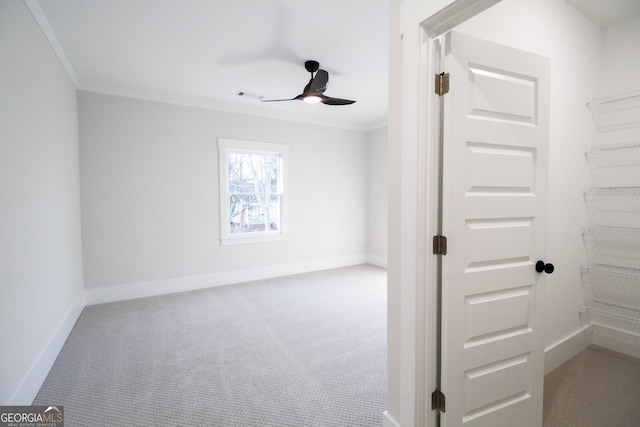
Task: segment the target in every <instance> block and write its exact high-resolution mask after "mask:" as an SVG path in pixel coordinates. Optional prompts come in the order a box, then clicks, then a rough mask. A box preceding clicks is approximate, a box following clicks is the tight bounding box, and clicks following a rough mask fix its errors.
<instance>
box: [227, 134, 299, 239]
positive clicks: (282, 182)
mask: <svg viewBox="0 0 640 427" xmlns="http://www.w3.org/2000/svg"><path fill="white" fill-rule="evenodd" d="M218 152H219V172H220V173H219V174H220V197H219V199H220V200H219V202H220V243H221V244H222V245H238V244H250V243H263V242H273V241H281V240H287V239H288V238H289V227H288V219H289V193H288V181H289V180H288V174H287V169H288V163H289V161H288V160H289V146H288V145H287V144H279V143H273V142H259V141H248V140H242V139H231V138H218ZM229 153H242V154H259V155H260V154H262V155H270V156H278V157H279V160H280V161H279V163H278V178H277V181H278V193H276V194H278V195H279V197H280V229H279V230H275V231H269V230H265V231H253V232H248V233H232V232H231V212H230V210H231V209H230V204H229V200H230V198H231V194H232V193H231V192H230V191H229V164H228V159H229Z"/></svg>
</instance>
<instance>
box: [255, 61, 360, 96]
mask: <svg viewBox="0 0 640 427" xmlns="http://www.w3.org/2000/svg"><path fill="white" fill-rule="evenodd" d="M304 68H305V69H306V70H307V71H308V72H310V73H311V79H310V80H309V83H307V85H306V86H305V88H304V90H303V91H302V93H301V94H300V95H298V96H296V97H295V98H291V99H263V100H261V101H260V102H281V101H300V100H302V101H304V102H307V103H309V104H318V103H323V104H326V105H349V104H353V103H354V102H356V101H352V100H350V99H342V98H332V97H330V96H326V95H325V94H324V91H325V90H327V85H328V83H329V73H327V72H326V71H325V70H321V69H320V63H319V62H318V61H306V62H305V63H304Z"/></svg>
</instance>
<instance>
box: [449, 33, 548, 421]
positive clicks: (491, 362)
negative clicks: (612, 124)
mask: <svg viewBox="0 0 640 427" xmlns="http://www.w3.org/2000/svg"><path fill="white" fill-rule="evenodd" d="M445 46H446V54H445V57H444V68H445V72H448V73H449V74H450V84H451V87H450V90H449V93H448V94H446V95H444V105H445V107H444V129H443V134H444V148H443V156H444V162H443V188H444V203H443V213H442V214H443V231H444V234H445V235H446V236H447V238H448V254H447V255H446V256H444V257H443V267H442V268H443V290H442V307H443V315H442V322H443V326H442V391H443V392H444V394H445V395H446V396H447V403H446V412H444V413H443V414H442V418H441V419H442V422H443V425H445V426H449V427H454V426H463V425H464V426H487V427H501V426H516V425H517V426H519V427H521V426H531V427H534V426H536V427H539V426H541V425H542V383H543V372H544V369H543V356H544V349H543V342H542V339H541V336H540V335H541V333H540V314H541V306H540V303H541V292H542V290H543V287H544V275H540V274H538V273H536V271H535V263H536V261H537V260H538V259H544V252H545V244H546V206H547V204H546V188H547V182H546V175H547V146H548V109H549V61H548V60H547V59H546V58H542V57H540V56H537V55H533V54H530V53H527V52H523V51H519V50H515V49H511V48H507V47H505V46H501V45H496V44H493V43H488V42H486V41H482V40H478V39H475V38H472V37H469V36H466V35H463V34H459V33H455V32H452V33H449V34H448V35H447V36H446V41H445Z"/></svg>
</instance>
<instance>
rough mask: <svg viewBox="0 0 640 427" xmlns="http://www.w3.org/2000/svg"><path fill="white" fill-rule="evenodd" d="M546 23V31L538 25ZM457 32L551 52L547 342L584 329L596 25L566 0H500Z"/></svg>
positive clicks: (598, 41)
mask: <svg viewBox="0 0 640 427" xmlns="http://www.w3.org/2000/svg"><path fill="white" fill-rule="evenodd" d="M541 28H544V31H540V29H541ZM459 31H461V32H465V33H468V34H471V35H474V36H477V37H481V38H484V39H486V40H490V41H495V42H498V43H502V44H504V45H508V46H512V47H515V48H519V49H523V50H527V51H529V52H533V53H537V54H539V55H542V56H546V57H548V58H550V59H551V116H550V140H549V216H548V239H547V242H548V243H547V245H548V246H547V259H546V260H545V261H546V262H552V263H553V264H554V265H555V267H556V270H555V272H554V273H553V274H552V275H549V276H548V277H547V288H546V291H545V298H544V316H543V317H544V320H545V324H544V332H545V340H544V341H545V345H547V346H551V345H553V344H554V343H556V342H558V341H562V340H564V339H565V338H567V337H569V336H571V335H572V334H574V333H576V332H577V331H578V330H580V329H581V327H582V326H583V325H582V324H581V318H580V314H579V312H578V306H579V304H580V303H583V302H584V292H583V289H582V280H581V275H580V266H581V265H582V264H585V263H586V254H585V250H584V245H583V240H582V230H581V227H582V226H583V225H588V215H587V210H586V204H585V202H584V198H583V195H582V194H583V191H584V186H585V184H586V183H588V182H589V179H590V178H589V171H588V168H587V164H586V162H585V158H584V149H585V147H586V146H587V145H590V144H594V143H595V142H596V140H597V135H596V132H595V125H594V122H593V120H592V118H591V115H590V113H589V110H588V109H587V108H586V101H587V100H589V99H590V98H591V96H592V95H593V94H594V93H596V91H597V89H598V77H599V59H600V52H601V50H600V49H601V33H600V29H599V28H598V27H597V26H596V25H595V24H593V23H592V22H591V21H590V20H588V19H587V18H585V17H584V16H583V15H582V14H581V13H580V12H578V11H577V10H576V9H575V8H573V7H572V6H571V5H570V4H569V3H567V2H565V1H564V0H535V1H532V0H504V1H502V2H500V3H499V4H497V5H495V6H493V7H491V8H490V9H488V10H487V11H486V12H484V13H482V14H480V15H479V16H477V17H475V18H473V19H471V20H470V21H468V22H466V23H464V24H462V25H461V26H460V27H459Z"/></svg>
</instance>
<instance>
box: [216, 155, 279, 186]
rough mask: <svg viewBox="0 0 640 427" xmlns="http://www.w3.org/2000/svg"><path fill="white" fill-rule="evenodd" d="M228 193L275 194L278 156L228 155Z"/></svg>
mask: <svg viewBox="0 0 640 427" xmlns="http://www.w3.org/2000/svg"><path fill="white" fill-rule="evenodd" d="M227 163H228V165H229V192H230V193H276V192H277V191H278V164H279V156H277V155H272V154H249V153H229V155H228V162H227Z"/></svg>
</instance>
